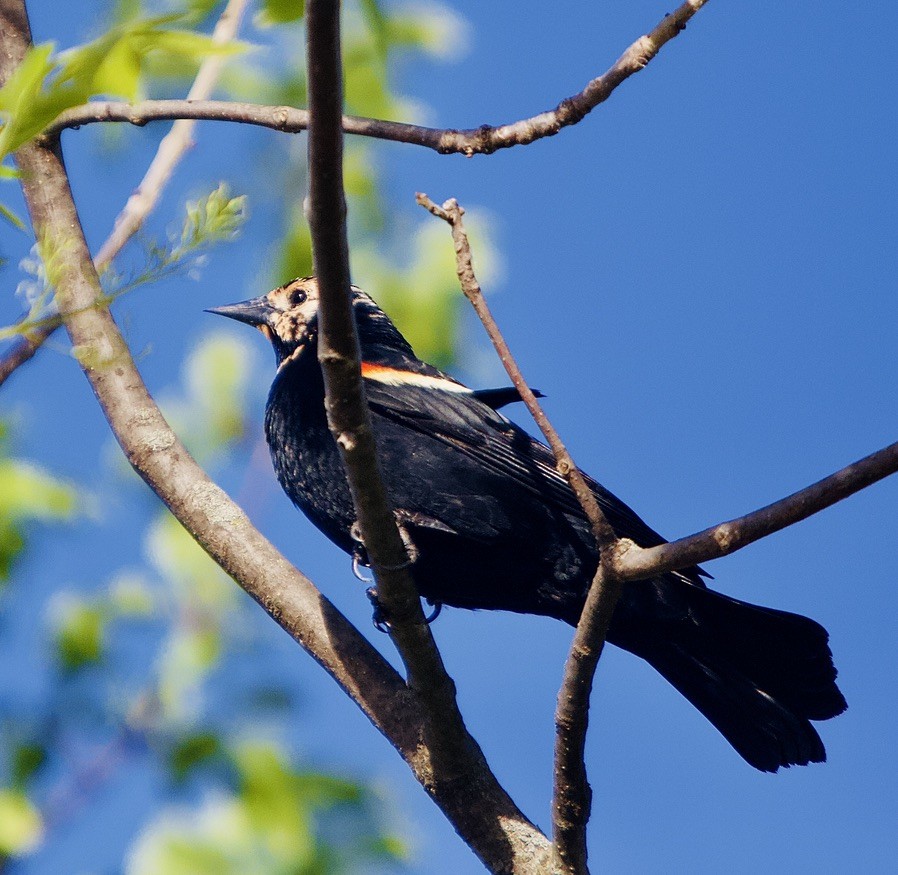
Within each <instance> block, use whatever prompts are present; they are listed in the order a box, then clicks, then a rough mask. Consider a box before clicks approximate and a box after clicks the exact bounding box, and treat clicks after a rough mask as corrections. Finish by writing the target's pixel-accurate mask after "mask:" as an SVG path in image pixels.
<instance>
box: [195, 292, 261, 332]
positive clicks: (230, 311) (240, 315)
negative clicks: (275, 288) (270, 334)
mask: <svg viewBox="0 0 898 875" xmlns="http://www.w3.org/2000/svg"><path fill="white" fill-rule="evenodd" d="M272 309H273V308H272V306H271V304H269V303H268V299H267V298H266V297H261V298H250V300H248V301H242V302H241V303H239V304H226V305H225V306H224V307H210V308H209V309H208V310H206V312H207V313H215V314H217V315H218V316H227V317H228V319H236V320H237V321H238V322H245V323H246V324H247V325H253V326H255V327H256V328H262V327H263V326H267V325H268V317H269V316H270V315H271V311H272Z"/></svg>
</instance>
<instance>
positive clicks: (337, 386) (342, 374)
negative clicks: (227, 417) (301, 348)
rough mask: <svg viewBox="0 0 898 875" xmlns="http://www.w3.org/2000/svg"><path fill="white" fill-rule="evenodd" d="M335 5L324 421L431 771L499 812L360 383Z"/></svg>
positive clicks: (313, 39)
mask: <svg viewBox="0 0 898 875" xmlns="http://www.w3.org/2000/svg"><path fill="white" fill-rule="evenodd" d="M339 8H340V7H339V3H336V2H334V0H308V2H307V4H306V30H307V35H308V36H307V39H308V42H307V63H308V83H309V112H310V116H311V122H312V124H311V126H310V129H309V205H308V217H309V227H310V230H311V234H312V252H313V258H314V265H315V274H316V276H317V279H318V292H319V298H320V303H319V313H318V320H319V334H318V358H319V361H320V363H321V369H322V372H323V374H324V383H325V392H326V402H325V403H326V407H327V414H328V422H329V425H330V429H331V432H332V434H333V435H334V439H335V440H336V442H337V445H338V446H339V447H340V450H341V455H342V457H343V463H344V466H345V468H346V474H347V479H348V481H349V485H350V489H351V492H352V497H353V503H354V506H355V511H356V514H357V516H358V523H359V527H360V529H361V534H362V538H363V541H364V544H365V549H366V552H367V553H368V556H369V558H370V560H371V563H372V567H373V570H374V574H375V577H376V580H377V585H378V586H377V593H378V599H379V600H380V601H381V603H382V604H383V607H384V609H385V611H386V613H387V617H388V619H389V626H390V634H391V637H392V638H393V641H394V643H395V644H396V647H397V649H398V650H399V653H400V656H401V657H402V661H403V663H404V665H405V667H406V671H407V674H408V684H409V689H410V690H411V691H412V692H413V694H414V695H415V698H416V699H417V701H419V702H420V703H421V706H422V710H423V714H424V731H423V741H424V746H425V748H426V750H427V752H428V756H429V758H430V764H431V770H432V771H431V780H432V781H433V782H434V783H435V784H437V785H440V786H443V787H446V788H450V787H453V786H459V785H460V784H467V785H469V786H479V787H480V792H481V793H483V794H485V795H487V796H489V797H490V799H491V801H492V804H493V807H494V811H495V812H496V813H498V812H499V811H500V810H505V809H507V808H508V806H509V804H510V799H508V797H507V795H506V794H505V791H504V790H502V788H501V787H500V786H499V784H498V783H497V782H496V780H495V777H494V776H493V775H492V773H491V772H490V770H489V766H488V765H487V762H486V760H485V758H484V756H483V752H482V751H481V750H480V747H479V746H478V745H477V743H476V741H475V740H474V739H473V738H472V737H471V735H470V734H469V733H468V731H467V729H466V728H465V725H464V721H463V719H462V716H461V713H460V712H459V710H458V704H457V702H456V697H455V684H454V683H453V681H452V679H451V678H450V677H449V675H448V674H447V673H446V670H445V667H444V666H443V661H442V658H441V657H440V654H439V651H438V650H437V647H436V644H435V643H434V640H433V636H432V635H431V632H430V627H429V626H428V625H427V623H426V622H425V620H424V614H423V612H422V611H421V601H420V598H419V596H418V592H417V589H416V587H415V583H414V580H413V578H412V574H411V571H410V560H409V556H408V555H407V552H406V547H405V545H404V544H403V542H402V538H401V537H400V534H399V531H398V529H397V526H396V520H395V517H394V515H393V512H392V510H391V508H390V504H389V499H388V496H387V492H386V488H385V486H384V481H383V475H382V471H381V468H380V464H379V462H378V458H377V450H376V445H375V440H374V431H373V428H372V425H371V416H370V412H369V410H368V405H367V402H366V400H365V394H364V387H363V385H362V377H361V366H360V353H359V344H358V337H357V332H356V325H355V316H354V314H353V307H352V298H351V289H350V277H349V247H348V244H347V240H346V200H345V196H344V192H343V131H342V125H341V110H342V105H343V86H342V65H341V57H340V16H339ZM493 816H494V817H495V816H496V815H495V814H494V815H493ZM472 847H473V848H474V850H475V853H477V854H478V856H480V857H481V859H482V860H483V861H484V863H486V865H487V866H489V867H490V868H491V869H495V867H496V865H497V863H499V862H500V859H499V858H498V857H497V856H496V853H495V849H493V848H486V847H483V846H479V847H478V846H477V845H472Z"/></svg>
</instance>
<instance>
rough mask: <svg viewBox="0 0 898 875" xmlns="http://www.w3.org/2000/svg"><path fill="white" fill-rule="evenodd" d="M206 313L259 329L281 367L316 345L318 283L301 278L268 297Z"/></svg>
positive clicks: (307, 278)
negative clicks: (272, 349)
mask: <svg viewBox="0 0 898 875" xmlns="http://www.w3.org/2000/svg"><path fill="white" fill-rule="evenodd" d="M206 312H208V313H216V314H217V315H219V316H227V317H228V318H229V319H236V320H237V321H238V322H245V323H246V324H247V325H252V326H253V327H254V328H258V329H259V331H261V332H262V334H264V335H265V337H267V338H268V340H269V341H270V342H271V345H272V346H273V347H274V352H275V355H276V356H277V360H278V363H279V364H280V363H281V362H283V361H284V360H286V359H288V358H290V357H291V356H293V355H294V354H295V353H296V352H297V351H299V350H301V349H303V348H305V347H307V346H309V345H311V344H313V343H314V342H315V339H316V337H317V334H318V281H317V280H316V279H315V277H308V276H307V277H302V278H300V279H295V280H293V281H292V282H289V283H286V284H285V285H283V286H280V287H278V288H276V289H272V290H271V291H270V292H269V293H268V294H267V295H262V296H261V297H258V298H250V299H249V300H248V301H242V302H241V303H239V304H228V305H226V306H224V307H212V308H211V309H209V310H207V311H206Z"/></svg>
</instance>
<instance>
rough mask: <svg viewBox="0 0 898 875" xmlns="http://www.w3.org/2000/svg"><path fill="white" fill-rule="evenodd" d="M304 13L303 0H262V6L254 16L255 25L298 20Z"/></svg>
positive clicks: (267, 25)
mask: <svg viewBox="0 0 898 875" xmlns="http://www.w3.org/2000/svg"><path fill="white" fill-rule="evenodd" d="M305 13H306V4H305V2H303V0H263V2H262V8H261V10H259V13H258V14H257V15H256V17H255V24H256V26H257V27H272V26H273V25H276V24H287V23H288V22H291V21H298V20H299V19H300V18H302V17H303V16H304V15H305Z"/></svg>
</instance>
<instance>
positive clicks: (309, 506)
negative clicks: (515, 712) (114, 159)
mask: <svg viewBox="0 0 898 875" xmlns="http://www.w3.org/2000/svg"><path fill="white" fill-rule="evenodd" d="M353 309H354V312H355V317H356V324H357V326H358V333H359V342H360V345H361V352H362V376H363V378H364V383H365V391H366V394H367V398H368V405H369V407H370V409H371V418H372V422H373V426H374V433H375V438H376V442H377V447H378V452H379V455H380V459H381V464H382V467H383V472H384V477H385V480H386V486H387V491H388V493H389V496H390V499H391V501H392V505H393V507H394V509H395V511H396V515H397V520H398V521H399V523H400V525H401V527H402V528H403V529H404V531H405V534H406V535H407V536H408V538H410V540H411V542H412V544H413V545H414V549H415V552H416V557H415V561H414V563H413V566H412V571H413V575H414V579H415V581H416V583H417V586H418V590H419V592H420V594H421V595H422V596H423V597H425V598H426V599H427V600H428V601H429V602H431V603H432V604H443V603H445V604H447V605H453V606H455V607H461V608H491V609H499V610H506V611H518V612H521V613H528V614H544V615H547V616H550V617H557V618H558V619H561V620H564V621H566V622H568V623H570V624H571V625H576V623H577V620H578V619H579V617H580V612H581V610H582V608H583V603H584V600H585V598H586V592H587V589H588V588H589V584H590V581H591V580H592V577H593V574H594V573H595V570H596V567H597V564H598V552H597V550H596V547H595V543H594V540H593V537H592V534H591V533H590V528H589V525H588V523H587V521H586V518H585V517H584V515H583V512H582V510H581V509H580V506H579V504H578V503H577V501H576V499H575V498H574V495H573V493H572V492H571V490H570V488H569V487H568V484H567V482H566V481H565V480H564V478H562V477H561V476H560V475H559V474H558V473H557V472H556V470H555V466H554V460H553V456H552V453H551V451H550V450H549V449H548V448H547V447H545V446H544V445H543V444H541V443H539V442H538V441H536V440H534V439H533V438H531V437H530V436H529V435H528V434H527V433H526V432H524V431H523V430H522V429H521V428H519V427H518V426H517V425H515V424H514V423H512V422H510V421H509V420H508V419H506V418H505V417H504V416H502V415H501V414H500V413H498V412H497V410H498V408H499V407H502V406H504V405H505V404H507V403H509V402H511V401H516V400H519V397H518V395H517V393H516V392H515V391H514V390H513V389H502V390H489V391H481V392H478V391H473V390H471V389H469V388H467V387H466V386H464V385H462V384H461V383H459V382H457V381H456V380H454V379H453V378H452V377H449V376H447V375H446V374H444V373H443V372H441V371H439V370H438V369H437V368H435V367H432V366H431V365H429V364H427V363H425V362H423V361H421V360H420V359H418V358H417V357H416V356H415V354H414V352H413V351H412V348H411V347H410V346H409V344H408V342H407V341H406V340H405V338H404V337H403V336H402V335H401V334H400V333H399V331H398V330H397V329H396V327H395V326H394V325H393V323H392V322H391V321H390V319H389V318H388V317H387V316H386V314H385V313H384V312H383V311H382V310H380V309H379V308H378V307H377V305H376V304H375V303H374V301H373V300H372V299H371V298H370V297H369V296H368V295H366V294H365V293H364V292H362V291H360V290H359V289H353ZM211 312H213V313H219V314H221V315H223V316H229V317H231V318H232V319H237V320H239V321H241V322H246V323H248V324H250V325H254V326H256V327H257V328H259V329H260V330H261V331H262V333H263V334H264V335H265V336H266V337H267V338H268V339H269V340H270V341H271V343H272V345H273V346H274V350H275V354H276V357H277V363H278V369H277V376H276V377H275V380H274V384H273V385H272V387H271V393H270V395H269V397H268V405H267V407H266V411H265V433H266V436H267V438H268V444H269V447H270V448H271V455H272V458H273V460H274V467H275V470H276V472H277V476H278V480H279V481H280V483H281V486H282V487H283V488H284V490H285V492H286V493H287V495H289V496H290V498H291V499H292V500H293V502H294V503H295V504H296V505H297V506H298V507H299V508H300V509H301V510H302V511H303V512H304V513H305V514H306V515H307V516H308V517H309V519H311V521H312V522H313V523H314V524H315V525H316V526H317V527H318V528H319V529H321V531H322V532H324V534H325V535H327V536H328V537H329V538H330V539H331V540H332V541H333V542H334V543H335V544H337V545H338V546H339V547H341V548H342V549H344V550H346V551H347V552H349V553H352V552H353V550H354V549H355V548H356V547H357V542H356V541H354V538H353V523H354V521H355V514H354V512H353V505H352V500H351V498H350V493H349V487H348V484H347V482H346V476H345V474H344V471H343V465H342V462H341V460H340V454H339V452H338V448H337V445H336V443H335V442H334V439H333V438H332V437H331V434H330V432H329V431H328V426H327V419H326V416H325V409H324V383H323V380H322V375H321V369H320V367H319V365H318V358H317V336H318V323H317V312H318V289H317V285H316V282H315V280H314V278H311V277H306V278H303V279H297V280H294V281H293V282H290V283H288V284H287V285H285V286H282V287H281V288H279V289H275V290H274V291H272V292H270V293H269V294H268V295H265V296H264V297H260V298H255V299H253V300H250V301H246V302H244V303H242V304H233V305H231V306H227V307H219V308H217V309H215V310H212V311H211ZM587 482H588V483H589V485H590V487H591V488H592V490H593V492H594V493H595V496H596V498H597V500H598V502H599V504H600V505H601V507H602V509H603V511H604V512H605V515H606V516H607V517H608V520H609V522H610V523H611V525H612V526H613V527H614V529H615V531H616V532H617V533H618V534H619V535H621V536H623V537H627V538H631V539H632V540H634V541H635V542H636V543H637V544H639V545H641V546H644V547H650V546H654V545H656V544H662V543H664V539H663V538H662V537H661V536H660V535H659V534H658V533H657V532H655V531H654V530H653V529H651V528H649V526H647V525H646V524H645V523H644V522H643V521H642V520H641V519H640V518H639V517H638V516H637V515H636V513H634V511H632V510H631V509H630V508H629V507H627V505H625V504H624V503H623V502H622V501H620V500H619V499H618V498H616V497H615V496H614V495H612V494H611V493H610V492H608V490H606V489H605V488H604V487H602V486H601V485H600V484H598V483H596V482H595V481H594V480H591V479H589V478H587ZM702 575H703V572H702V571H701V569H699V568H696V567H693V568H687V569H684V570H683V571H681V572H678V573H672V574H664V575H661V576H659V577H657V578H655V579H653V580H649V581H644V582H639V583H631V584H628V585H627V586H626V588H625V589H624V593H623V596H622V598H621V600H620V602H619V604H618V607H617V610H616V611H615V614H614V618H613V621H612V623H611V627H610V629H609V632H608V640H609V641H610V642H612V643H613V644H616V645H617V646H618V647H623V648H624V649H625V650H629V651H630V652H631V653H635V654H636V655H637V656H641V657H642V658H643V659H645V660H646V661H647V662H648V663H649V664H650V665H652V666H654V667H655V668H656V669H657V670H658V671H659V672H660V673H661V674H662V675H663V676H664V677H665V678H667V680H668V681H670V683H672V684H673V685H674V686H675V687H676V688H677V689H678V690H679V691H680V692H681V693H682V694H683V695H684V696H685V697H686V698H687V699H689V701H690V702H692V703H693V705H695V707H696V708H698V709H699V711H701V712H702V714H704V715H705V716H706V717H707V718H708V720H710V721H711V723H713V724H714V726H716V727H717V728H718V729H719V730H720V732H721V733H723V735H724V737H725V738H726V739H727V741H729V742H730V744H731V745H732V746H733V747H734V748H735V749H736V750H737V751H738V752H739V754H740V755H741V756H742V757H744V759H745V760H746V761H747V762H749V763H750V764H751V765H753V766H754V767H755V768H757V769H761V770H763V771H771V772H772V771H776V770H777V769H778V768H779V767H780V766H788V765H792V764H797V765H805V764H807V763H809V762H823V761H824V760H825V759H826V751H825V750H824V747H823V743H822V742H821V740H820V737H819V736H818V735H817V732H816V731H815V730H814V728H813V726H811V723H810V722H809V721H811V720H826V719H828V718H830V717H834V716H836V715H837V714H840V713H841V712H842V711H843V710H844V709H845V707H846V705H845V699H844V698H843V697H842V694H841V692H840V691H839V689H838V687H837V686H836V684H835V678H836V670H835V668H834V666H833V662H832V654H831V652H830V650H829V646H828V644H827V641H828V635H827V633H826V630H825V629H824V628H823V627H822V626H820V625H819V624H818V623H815V622H814V621H813V620H810V619H808V618H807V617H802V616H799V615H797V614H790V613H786V612H784V611H777V610H774V609H772V608H763V607H757V606H755V605H750V604H746V603H745V602H740V601H737V600H736V599H732V598H729V597H728V596H725V595H721V594H720V593H716V592H712V591H711V590H709V589H707V588H706V586H705V583H704V581H703V580H702Z"/></svg>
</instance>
